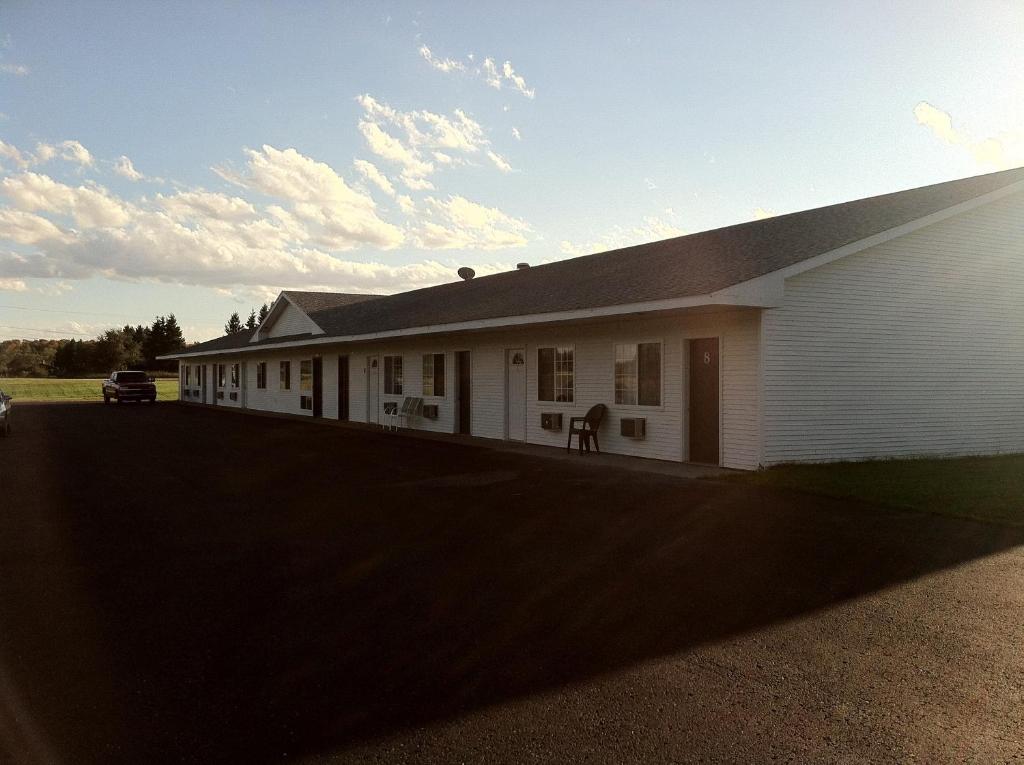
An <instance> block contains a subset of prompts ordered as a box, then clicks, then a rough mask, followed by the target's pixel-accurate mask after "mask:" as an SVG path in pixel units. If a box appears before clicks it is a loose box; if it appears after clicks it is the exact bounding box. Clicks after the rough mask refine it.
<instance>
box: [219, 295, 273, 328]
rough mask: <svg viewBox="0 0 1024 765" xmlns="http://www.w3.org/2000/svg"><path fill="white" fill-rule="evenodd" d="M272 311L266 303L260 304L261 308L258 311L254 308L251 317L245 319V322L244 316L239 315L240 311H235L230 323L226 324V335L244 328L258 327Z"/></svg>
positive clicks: (229, 319)
mask: <svg viewBox="0 0 1024 765" xmlns="http://www.w3.org/2000/svg"><path fill="white" fill-rule="evenodd" d="M268 313H270V306H268V305H267V304H266V303H264V304H263V305H262V306H260V310H259V311H257V310H256V309H255V308H253V309H252V310H251V311H249V318H248V319H246V320H245V324H243V323H242V317H241V316H239V315H238V311H235V312H234V313H233V314H231V316H230V317H229V318H228V323H227V324H225V325H224V334H225V335H234V334H237V333H239V332H241V331H242V330H244V329H249V330H252V329H256V327H258V326H259V325H260V324H261V323H262V322H263V320H264V319H265V318H267V314H268Z"/></svg>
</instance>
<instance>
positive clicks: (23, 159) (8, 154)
mask: <svg viewBox="0 0 1024 765" xmlns="http://www.w3.org/2000/svg"><path fill="white" fill-rule="evenodd" d="M0 159H4V160H7V161H8V162H10V163H11V164H13V165H16V166H17V167H20V168H24V167H28V166H29V165H30V164H31V163H32V158H31V155H29V156H26V155H24V154H22V153H21V150H20V149H18V147H17V146H12V145H11V144H9V143H5V142H4V141H3V140H2V139H0Z"/></svg>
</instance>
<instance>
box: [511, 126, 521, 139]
mask: <svg viewBox="0 0 1024 765" xmlns="http://www.w3.org/2000/svg"><path fill="white" fill-rule="evenodd" d="M512 137H513V138H515V139H516V140H517V141H522V140H523V136H522V135H521V134H520V133H519V128H517V127H514V128H512Z"/></svg>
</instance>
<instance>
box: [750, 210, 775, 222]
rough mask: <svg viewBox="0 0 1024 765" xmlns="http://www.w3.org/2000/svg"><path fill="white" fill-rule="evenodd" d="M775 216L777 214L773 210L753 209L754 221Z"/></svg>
mask: <svg viewBox="0 0 1024 765" xmlns="http://www.w3.org/2000/svg"><path fill="white" fill-rule="evenodd" d="M776 214H777V213H776V212H775V211H774V210H768V209H765V208H764V207H755V208H754V220H764V219H765V218H774V217H775V216H776Z"/></svg>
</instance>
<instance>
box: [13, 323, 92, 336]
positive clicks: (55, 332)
mask: <svg viewBox="0 0 1024 765" xmlns="http://www.w3.org/2000/svg"><path fill="white" fill-rule="evenodd" d="M0 329H16V330H18V331H19V332H46V333H49V334H51V335H80V336H81V337H95V333H94V332H72V331H71V330H69V329H43V328H42V327H12V326H10V325H9V324H0Z"/></svg>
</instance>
